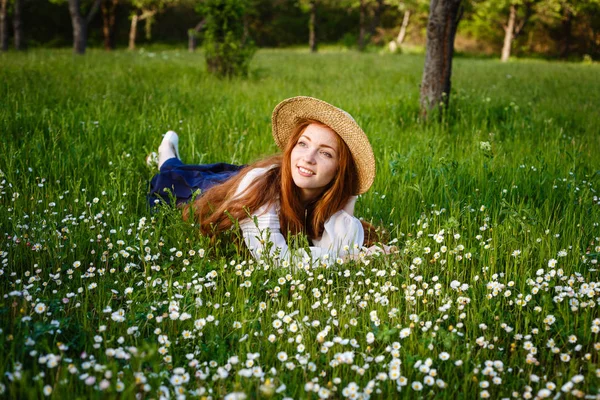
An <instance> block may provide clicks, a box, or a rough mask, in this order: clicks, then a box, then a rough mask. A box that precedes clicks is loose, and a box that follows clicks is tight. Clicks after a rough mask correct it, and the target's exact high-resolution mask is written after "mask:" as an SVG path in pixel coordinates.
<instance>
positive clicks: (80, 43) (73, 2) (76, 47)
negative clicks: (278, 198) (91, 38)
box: [69, 0, 87, 54]
mask: <svg viewBox="0 0 600 400" xmlns="http://www.w3.org/2000/svg"><path fill="white" fill-rule="evenodd" d="M69 13H70V14H71V23H72V24H73V52H74V53H76V54H84V53H85V45H86V39H87V38H86V37H87V26H86V23H85V20H84V19H83V16H82V15H81V12H79V0H69Z"/></svg>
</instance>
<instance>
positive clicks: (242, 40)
mask: <svg viewBox="0 0 600 400" xmlns="http://www.w3.org/2000/svg"><path fill="white" fill-rule="evenodd" d="M249 6H250V5H249V3H248V0H205V1H204V2H202V3H200V4H199V7H198V10H199V11H200V13H201V14H202V15H203V16H204V18H205V20H206V24H205V34H204V52H205V55H206V66H207V69H208V71H209V72H211V73H213V74H215V75H218V76H221V77H231V76H234V75H238V76H245V75H247V74H248V68H249V65H250V60H251V59H252V57H253V55H254V53H255V51H256V48H255V47H254V44H253V43H252V41H251V40H250V38H249V37H248V32H247V29H246V28H245V26H246V24H245V21H244V20H245V15H246V12H247V8H248V7H249Z"/></svg>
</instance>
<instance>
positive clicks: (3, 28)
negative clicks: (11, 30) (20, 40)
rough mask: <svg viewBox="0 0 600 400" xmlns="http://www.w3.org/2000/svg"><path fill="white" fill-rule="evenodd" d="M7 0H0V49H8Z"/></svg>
mask: <svg viewBox="0 0 600 400" xmlns="http://www.w3.org/2000/svg"><path fill="white" fill-rule="evenodd" d="M7 18H8V0H0V50H2V51H8V21H7Z"/></svg>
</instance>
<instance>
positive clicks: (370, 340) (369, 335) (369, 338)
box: [367, 332, 375, 344]
mask: <svg viewBox="0 0 600 400" xmlns="http://www.w3.org/2000/svg"><path fill="white" fill-rule="evenodd" d="M374 341H375V335H373V332H369V333H367V343H369V344H371V343H373V342H374Z"/></svg>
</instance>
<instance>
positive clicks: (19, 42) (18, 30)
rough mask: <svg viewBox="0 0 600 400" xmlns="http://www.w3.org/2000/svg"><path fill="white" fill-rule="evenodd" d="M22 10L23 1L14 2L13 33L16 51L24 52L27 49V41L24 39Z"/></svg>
mask: <svg viewBox="0 0 600 400" xmlns="http://www.w3.org/2000/svg"><path fill="white" fill-rule="evenodd" d="M22 8H23V3H22V0H13V33H14V42H15V50H23V49H24V48H25V40H24V39H23V20H22V19H21V13H22Z"/></svg>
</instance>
